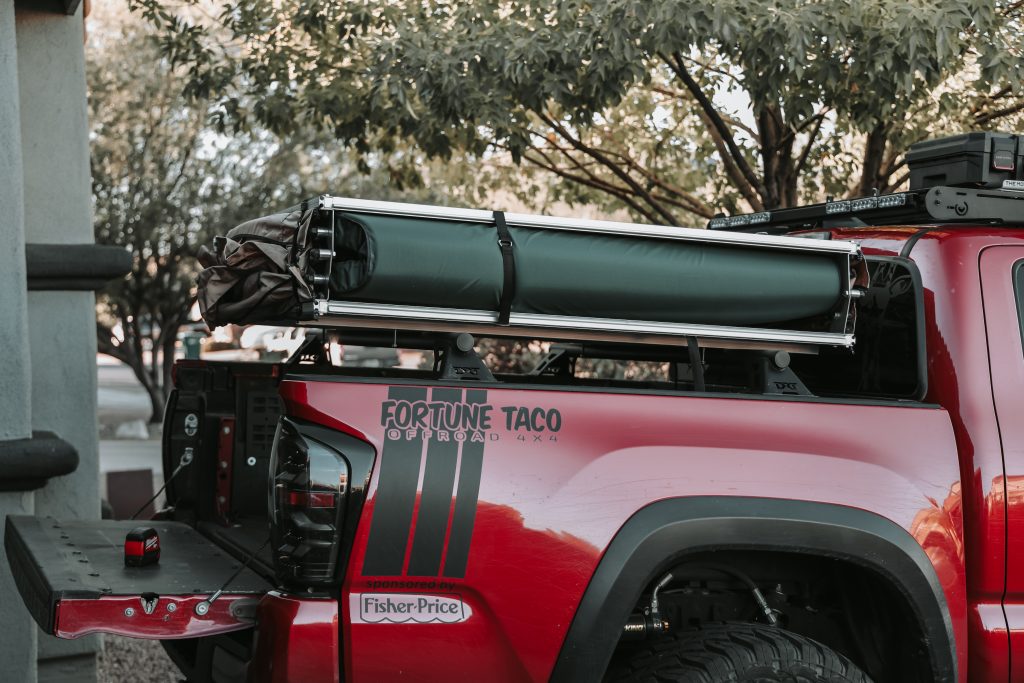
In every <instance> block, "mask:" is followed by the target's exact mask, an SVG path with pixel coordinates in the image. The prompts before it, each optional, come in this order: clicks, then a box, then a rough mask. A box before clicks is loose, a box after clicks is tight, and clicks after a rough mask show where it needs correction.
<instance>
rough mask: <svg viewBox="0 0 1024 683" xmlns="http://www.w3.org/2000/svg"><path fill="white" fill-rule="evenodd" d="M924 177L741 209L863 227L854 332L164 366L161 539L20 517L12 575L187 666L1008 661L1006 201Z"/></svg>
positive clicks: (1014, 552) (88, 629) (1013, 395)
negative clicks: (147, 543)
mask: <svg viewBox="0 0 1024 683" xmlns="http://www.w3.org/2000/svg"><path fill="white" fill-rule="evenodd" d="M928 192H929V193H928V194H927V195H924V194H922V195H921V197H922V198H924V197H927V199H928V201H932V200H934V199H935V198H936V192H938V195H941V193H942V192H946V193H947V196H946V197H943V196H940V197H939V199H940V200H941V201H944V202H945V201H947V199H948V202H947V205H948V207H950V210H951V211H954V212H955V213H957V215H961V216H963V218H962V219H960V220H959V221H957V220H943V221H939V220H934V219H927V218H921V216H917V217H915V216H910V215H907V216H904V217H903V220H901V221H894V220H892V216H893V214H892V213H891V212H888V211H887V210H882V209H881V208H880V207H878V206H877V203H876V205H875V206H870V203H869V205H868V207H867V208H864V209H858V208H857V207H855V206H854V207H850V206H846V207H835V206H833V207H829V206H828V205H820V206H818V207H817V208H815V207H810V208H808V207H801V208H800V209H792V210H783V211H779V212H775V213H773V215H772V217H771V220H770V222H769V223H767V224H766V225H762V226H758V228H759V229H763V230H764V231H766V232H773V231H774V232H786V233H789V234H802V235H804V236H806V237H807V238H809V239H811V238H813V239H831V240H849V241H853V242H856V243H857V244H859V245H860V247H861V249H862V252H863V254H864V257H865V260H866V262H867V265H868V269H869V270H870V275H871V283H870V285H869V286H867V287H866V288H864V289H863V291H862V292H860V294H861V296H860V298H859V299H858V303H857V316H858V317H857V327H856V334H857V344H856V347H855V349H854V350H853V351H849V350H846V349H833V350H829V349H823V350H822V351H821V352H820V353H818V354H795V353H794V354H792V356H789V355H788V354H786V353H780V352H778V351H775V352H771V353H763V352H757V351H752V350H750V349H729V348H708V349H704V350H702V352H701V354H700V355H699V356H698V357H697V358H695V357H694V356H693V354H692V351H693V350H692V349H686V348H683V349H677V348H671V347H662V346H657V345H654V346H642V347H639V346H623V345H615V344H599V343H594V344H589V343H579V344H563V345H561V346H552V347H550V348H548V349H547V351H548V354H547V357H546V358H545V359H544V362H543V363H541V365H540V366H539V367H537V368H535V369H534V370H532V371H529V372H505V373H502V372H495V373H494V375H493V377H492V376H491V375H490V371H489V370H488V369H487V366H488V365H489V364H492V363H489V361H493V359H492V358H489V357H488V356H487V355H485V354H483V360H482V361H480V363H481V367H482V368H483V371H482V374H476V373H471V375H472V379H467V377H466V376H465V375H460V376H455V375H452V374H449V373H446V372H444V368H443V367H442V366H441V364H440V363H435V366H434V367H433V368H430V367H427V368H425V369H401V368H391V367H350V366H347V365H345V364H341V365H340V366H339V365H338V364H337V363H331V362H329V359H328V358H327V357H326V356H325V352H324V350H323V348H324V347H323V345H322V344H320V343H318V342H315V341H314V342H311V343H310V344H309V345H308V346H306V347H304V349H302V350H300V352H299V354H297V355H296V357H295V358H293V359H292V360H290V361H288V362H286V363H282V364H264V365H261V364H242V363H218V362H205V361H181V362H179V363H178V365H177V368H176V374H175V387H176V389H175V391H174V394H173V396H172V397H171V399H170V401H169V404H168V407H167V412H166V418H165V431H164V463H165V470H166V474H167V477H168V479H169V484H168V487H167V499H168V501H169V502H170V504H171V506H170V507H169V508H168V509H166V510H164V511H162V512H161V513H160V514H158V515H157V518H156V519H155V520H153V521H149V522H146V523H145V524H146V525H148V526H152V527H153V528H155V529H156V530H157V531H158V533H159V535H160V542H161V545H162V556H161V558H160V561H159V563H158V564H155V565H152V566H151V567H149V568H148V570H149V571H148V572H143V571H141V570H145V569H147V568H146V567H143V568H126V567H124V566H123V564H122V563H121V556H120V552H121V544H122V543H123V539H124V534H125V533H126V532H127V531H128V530H129V529H131V528H132V527H133V526H137V525H138V524H139V522H131V521H105V522H93V521H83V522H65V521H60V520H48V519H37V518H32V517H12V518H8V520H7V526H6V534H5V546H6V548H7V553H8V557H9V559H10V562H11V564H12V568H13V570H14V575H15V577H16V579H17V581H18V585H19V589H20V592H21V594H22V597H23V599H24V600H25V602H26V604H27V605H28V607H29V608H30V610H31V611H32V613H33V615H34V616H35V617H36V619H37V621H39V623H40V625H41V626H42V627H43V629H44V630H45V631H47V632H49V633H53V634H55V635H58V636H60V637H66V638H74V637H78V636H81V635H83V634H87V633H93V632H107V633H119V634H124V635H130V636H135V637H144V638H156V639H161V640H163V642H164V645H165V647H166V649H167V651H168V652H169V653H170V654H171V656H172V658H173V659H174V661H175V662H176V663H177V664H178V666H179V667H180V668H181V669H182V671H183V672H184V673H185V675H186V676H187V677H188V680H190V681H222V680H250V681H348V682H355V683H359V682H368V681H387V680H398V679H404V680H415V681H453V680H467V681H542V680H555V681H596V680H601V679H602V678H603V679H604V680H611V681H618V680H642V681H702V682H721V681H754V680H757V681H791V680H800V681H857V682H862V681H877V682H882V681H900V682H906V681H919V682H922V683H924V682H929V683H930V682H933V681H949V682H953V681H967V680H971V681H987V682H991V681H1019V680H1024V485H1022V483H1021V482H1024V419H1021V418H1022V415H1020V414H1019V413H1021V411H1022V410H1024V346H1022V333H1024V303H1022V302H1024V227H1021V226H1024V210H1022V209H1021V208H1018V207H1024V196H1021V195H1015V194H1014V193H1013V192H1010V191H995V192H992V193H990V195H991V196H989V195H986V194H985V193H984V192H983V191H982V190H956V189H950V188H946V187H943V188H932V189H931V190H929V191H928ZM993 197H994V198H993ZM829 204H835V203H833V202H829ZM969 204H970V206H968V205H969ZM961 205H962V206H961ZM982 205H984V210H983V209H981V208H977V209H976V208H975V207H980V206H982ZM844 208H845V211H846V212H847V213H846V215H842V216H840V215H838V214H841V213H843V211H844ZM812 209H813V210H812ZM982 210H983V213H982V214H977V213H976V211H982ZM787 212H788V213H787ZM837 216H838V218H837ZM1014 216H1016V217H1017V218H1014ZM840 219H841V220H840ZM712 227H717V226H712ZM311 339H315V338H313V337H311ZM438 339H439V337H438V336H436V335H431V334H429V333H428V332H404V333H400V332H396V331H388V332H380V331H378V332H373V331H363V332H360V333H358V334H355V335H354V336H350V337H349V338H347V343H357V344H362V345H366V346H378V347H384V348H386V347H389V346H398V347H403V348H410V349H421V350H424V351H425V352H426V353H427V355H428V356H429V354H430V353H431V350H432V349H435V347H436V345H437V344H438V343H439V341H438ZM452 344H453V345H454V346H453V347H452V348H455V347H458V351H459V352H461V353H462V354H463V355H464V356H466V357H470V358H472V359H478V357H477V356H476V355H474V353H473V349H472V346H473V344H472V343H471V340H467V339H466V338H465V337H461V338H459V339H457V340H454V341H452ZM451 352H454V351H451ZM697 365H699V370H700V372H699V373H698V372H697V367H695V366H697ZM640 366H643V367H645V368H647V371H646V372H644V373H640V372H637V371H636V368H637V367H640ZM698 375H699V379H698ZM268 492H269V495H268Z"/></svg>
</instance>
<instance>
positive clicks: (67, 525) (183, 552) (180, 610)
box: [4, 516, 271, 639]
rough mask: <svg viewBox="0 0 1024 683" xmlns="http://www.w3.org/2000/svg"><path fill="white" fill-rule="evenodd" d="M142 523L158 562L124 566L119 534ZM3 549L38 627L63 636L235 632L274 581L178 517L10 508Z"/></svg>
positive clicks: (173, 635)
mask: <svg viewBox="0 0 1024 683" xmlns="http://www.w3.org/2000/svg"><path fill="white" fill-rule="evenodd" d="M140 525H145V526H148V527H152V528H154V529H156V531H157V533H158V534H159V535H160V545H161V546H162V550H161V555H160V561H159V563H157V564H150V565H146V566H141V567H128V566H125V562H124V541H125V535H126V534H127V533H128V532H129V531H130V530H132V529H133V528H135V527H138V526H140ZM4 547H5V549H6V551H7V557H8V560H9V562H10V565H11V572H12V573H13V575H14V581H15V583H16V584H17V586H18V592H19V593H20V594H21V597H22V600H23V601H24V602H25V606H26V607H27V608H28V610H29V612H30V613H31V614H32V617H33V618H34V619H35V620H36V622H37V623H38V624H39V626H40V627H41V628H42V629H43V631H45V632H46V633H49V634H52V635H55V636H58V637H60V638H78V637H79V636H83V635H86V634H89V633H115V634H118V635H125V636H131V637H134V638H152V639H172V638H192V637H197V636H204V635H213V634H217V633H226V632H228V631H236V630H239V629H243V628H247V627H249V626H252V624H253V619H254V615H255V611H256V610H255V608H256V603H257V601H258V600H259V598H260V597H261V596H262V595H263V594H264V593H266V592H267V591H268V590H270V588H271V586H270V584H269V583H268V582H267V581H266V580H265V579H264V578H262V577H260V576H259V575H257V574H256V573H254V572H253V571H251V570H249V569H248V568H246V569H242V570H241V571H238V570H239V567H240V563H239V562H238V561H236V560H235V559H234V558H232V557H231V556H229V555H227V554H226V553H224V552H223V551H221V550H220V549H218V548H217V546H215V545H214V544H213V543H212V542H211V541H210V540H209V539H207V538H205V537H203V536H202V535H200V534H199V533H197V532H196V531H195V530H194V529H192V528H191V527H189V526H188V525H186V524H182V523H180V522H164V521H159V522H158V521H146V522H141V521H137V520H136V521H131V520H126V521H114V520H89V521H83V520H75V521H59V520H55V519H51V518H39V517H29V516H11V517H8V518H7V524H6V529H5V534H4ZM236 572H238V575H237V576H235V577H234V578H231V577H232V575H233V574H235V573H236ZM229 578H231V581H230V583H229V584H228V585H227V586H225V582H226V581H228V579H229ZM222 588H223V589H224V591H223V593H222V594H220V595H219V596H217V599H216V600H213V601H211V600H210V597H211V596H212V595H213V594H215V593H217V591H219V590H221V589H222Z"/></svg>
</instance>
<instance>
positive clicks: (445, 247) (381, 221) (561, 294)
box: [330, 211, 847, 325]
mask: <svg viewBox="0 0 1024 683" xmlns="http://www.w3.org/2000/svg"><path fill="white" fill-rule="evenodd" d="M509 232H510V233H511V236H512V241H513V242H514V244H515V268H516V278H515V279H516V284H515V294H514V298H513V299H512V307H511V310H512V311H513V312H519V313H535V314H545V315H561V316H582V317H591V318H618V319H633V320H653V321H663V322H677V323H697V324H708V325H765V324H772V323H780V322H785V321H791V320H798V319H802V318H809V317H812V316H815V315H820V314H822V313H824V312H827V311H830V310H832V309H833V308H834V307H835V306H836V304H837V303H838V301H839V299H840V295H841V291H842V289H843V280H844V278H846V277H847V276H846V274H845V273H843V272H841V271H840V267H839V266H840V264H838V263H837V262H836V261H835V259H833V258H830V257H829V256H827V255H819V254H802V253H796V252H789V253H786V252H775V253H765V251H764V250H759V249H756V248H749V247H732V246H723V245H719V244H703V243H699V242H680V241H673V240H657V239H651V238H646V237H627V236H621V235H602V234H584V233H575V232H568V231H556V230H544V229H537V228H525V227H510V228H509ZM496 239H497V236H496V233H495V228H494V226H493V225H485V224H482V223H471V222H451V221H442V220H430V219H423V218H408V217H403V216H389V215H381V214H359V213H355V212H347V211H346V212H340V214H339V216H338V220H336V223H335V250H336V252H337V257H336V260H335V261H334V267H333V270H332V272H331V276H330V278H331V279H330V298H332V299H346V300H350V301H363V302H372V303H385V304H406V305H416V306H439V307H446V308H467V309H480V310H497V308H498V303H499V300H500V297H501V292H502V287H503V285H504V282H503V272H502V255H501V252H500V250H499V248H498V246H497V245H496Z"/></svg>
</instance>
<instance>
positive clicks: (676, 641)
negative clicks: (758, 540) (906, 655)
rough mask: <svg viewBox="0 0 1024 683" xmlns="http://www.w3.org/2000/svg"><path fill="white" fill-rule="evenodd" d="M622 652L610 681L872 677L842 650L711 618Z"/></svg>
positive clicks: (728, 682) (821, 682) (817, 682)
mask: <svg viewBox="0 0 1024 683" xmlns="http://www.w3.org/2000/svg"><path fill="white" fill-rule="evenodd" d="M620 654H621V658H619V662H618V666H616V664H614V663H613V667H612V669H611V670H609V672H608V675H607V676H606V677H605V681H607V682H609V683H610V682H625V681H629V682H630V683H634V682H635V683H776V682H779V683H781V682H785V683H871V679H870V678H868V676H867V675H866V674H865V673H864V672H863V671H861V670H860V669H859V668H857V666H856V665H855V664H853V662H851V661H850V660H849V659H847V658H846V657H844V656H843V655H841V654H839V653H838V652H835V651H834V650H831V649H830V648H828V647H826V646H824V645H822V644H821V643H818V642H816V641H814V640H811V639H810V638H806V637H804V636H800V635H797V634H795V633H791V632H789V631H784V630H782V629H778V628H773V627H770V626H763V625H761V624H749V623H725V624H709V625H706V626H704V627H702V628H700V629H697V630H692V631H682V632H679V633H675V634H673V635H671V636H667V637H665V638H660V639H657V640H652V641H649V642H647V643H643V644H640V643H638V644H636V645H635V646H634V647H632V648H631V649H629V650H627V651H624V652H621V653H620Z"/></svg>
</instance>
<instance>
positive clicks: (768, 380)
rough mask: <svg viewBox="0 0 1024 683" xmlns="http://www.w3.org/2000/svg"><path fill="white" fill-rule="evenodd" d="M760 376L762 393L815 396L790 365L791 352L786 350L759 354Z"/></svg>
mask: <svg viewBox="0 0 1024 683" xmlns="http://www.w3.org/2000/svg"><path fill="white" fill-rule="evenodd" d="M758 376H759V377H760V380H761V393H764V394H768V395H772V396H814V394H813V393H811V391H810V390H809V389H808V388H807V387H806V386H804V383H803V382H801V381H800V378H799V377H797V376H796V373H795V372H793V370H792V369H791V368H790V367H789V354H788V353H786V352H785V351H776V352H774V353H765V354H761V355H760V356H758Z"/></svg>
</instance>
